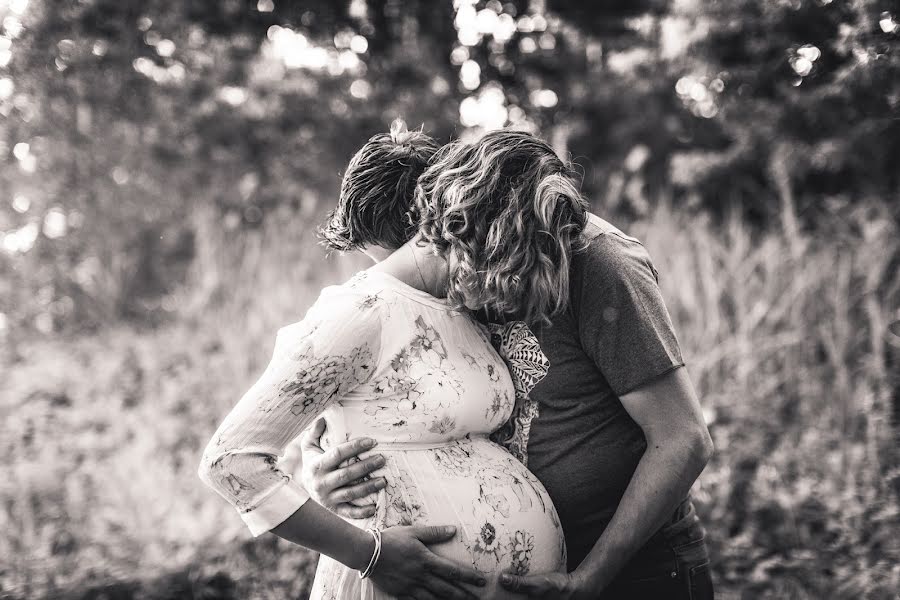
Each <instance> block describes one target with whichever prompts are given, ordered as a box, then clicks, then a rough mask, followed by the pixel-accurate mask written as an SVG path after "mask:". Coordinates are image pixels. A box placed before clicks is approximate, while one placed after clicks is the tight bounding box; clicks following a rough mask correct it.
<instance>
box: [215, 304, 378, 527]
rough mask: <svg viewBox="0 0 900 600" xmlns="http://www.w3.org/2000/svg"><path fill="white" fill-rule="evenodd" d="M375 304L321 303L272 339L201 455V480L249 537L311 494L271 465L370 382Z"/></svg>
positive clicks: (375, 335)
mask: <svg viewBox="0 0 900 600" xmlns="http://www.w3.org/2000/svg"><path fill="white" fill-rule="evenodd" d="M379 308H380V307H379V303H377V302H375V303H373V302H369V301H367V299H363V300H362V301H360V300H359V299H358V298H355V297H354V296H353V295H352V294H348V295H342V296H339V297H336V298H332V297H328V298H326V297H323V298H321V299H320V300H319V301H318V302H317V303H316V304H315V305H314V306H313V307H312V308H311V309H310V311H309V313H307V315H306V317H305V318H304V319H303V321H301V322H299V323H295V324H293V325H289V326H287V327H284V328H282V329H281V330H279V331H278V335H277V337H276V340H275V351H274V353H273V356H272V360H271V361H270V362H269V365H268V366H267V367H266V370H265V372H264V373H263V374H262V376H261V377H260V378H259V380H258V381H257V382H256V383H254V384H253V386H252V387H251V388H250V389H249V390H248V391H247V392H246V393H245V394H244V395H243V397H242V398H241V399H240V401H239V402H238V403H237V405H236V406H235V407H234V409H233V410H232V411H231V412H230V413H229V414H228V416H227V417H226V418H225V420H224V421H223V422H222V424H221V425H220V426H219V429H218V430H217V431H216V433H215V434H214V435H213V438H212V440H211V441H210V442H209V445H208V446H207V448H206V451H205V452H204V454H203V459H202V461H201V464H200V469H199V474H200V478H201V479H202V480H203V481H204V482H205V483H206V484H207V485H209V486H210V487H211V488H212V489H214V490H215V491H216V492H218V493H219V494H220V495H221V496H222V497H224V498H225V499H226V500H227V501H228V502H229V503H231V504H232V505H233V506H234V507H235V508H236V509H237V510H238V512H239V513H240V515H241V518H242V519H243V520H244V522H245V523H246V524H247V526H248V527H249V528H250V531H251V533H253V535H259V534H261V533H263V532H265V531H269V530H270V529H272V528H273V527H275V526H277V525H279V524H280V523H281V522H283V521H284V520H285V519H287V518H288V517H289V516H291V515H292V514H293V513H294V512H295V511H296V510H297V509H299V508H300V507H301V506H302V505H303V504H304V503H305V502H306V501H307V500H308V499H309V494H307V492H306V491H305V490H304V489H303V488H302V487H301V486H300V484H299V483H297V482H295V481H293V479H292V477H291V475H290V474H289V473H286V472H284V471H283V470H282V469H280V468H279V465H278V461H277V458H278V457H279V456H282V455H283V454H284V452H285V449H286V448H287V446H288V444H289V443H290V442H291V441H292V440H294V438H296V437H297V435H299V433H300V432H301V431H302V430H303V429H304V428H305V427H306V426H307V425H309V424H310V423H311V422H312V421H313V420H315V418H316V417H317V416H318V415H320V414H321V413H322V412H323V411H324V410H325V409H326V408H327V407H328V406H329V405H330V404H331V403H332V402H334V401H335V400H339V399H340V398H342V397H343V396H345V395H346V394H347V393H348V392H350V391H352V390H353V389H354V388H356V387H357V386H359V385H361V384H363V383H365V382H366V381H368V380H369V379H370V378H371V375H372V373H373V371H374V370H375V366H376V364H377V360H378V356H379V353H380V349H381V316H380V311H379Z"/></svg>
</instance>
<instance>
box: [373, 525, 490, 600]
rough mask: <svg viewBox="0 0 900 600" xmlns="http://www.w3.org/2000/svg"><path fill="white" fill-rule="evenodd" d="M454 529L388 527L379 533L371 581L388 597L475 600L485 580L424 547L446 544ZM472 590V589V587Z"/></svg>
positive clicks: (474, 571) (480, 575)
mask: <svg viewBox="0 0 900 600" xmlns="http://www.w3.org/2000/svg"><path fill="white" fill-rule="evenodd" d="M455 535H456V527H452V526H449V527H431V526H417V527H390V528H388V529H385V530H384V531H382V532H381V540H382V547H381V558H380V559H379V560H378V564H376V565H375V570H374V572H373V573H372V576H371V577H372V581H374V582H375V585H377V586H378V588H379V589H381V590H384V591H385V592H387V593H388V595H390V596H394V597H399V598H415V599H416V600H443V599H445V598H446V599H449V600H478V597H479V596H478V595H476V594H475V593H474V592H475V591H476V590H475V588H478V587H483V586H484V585H485V583H487V582H486V580H485V578H484V576H483V575H482V574H481V573H479V572H478V571H476V570H474V569H472V568H471V567H467V566H464V565H460V564H457V563H455V562H453V561H450V560H447V559H446V558H443V557H440V556H438V555H437V554H435V553H433V552H432V551H431V550H429V549H428V547H427V546H426V544H437V543H440V542H446V541H447V540H450V539H452V538H453V536H455ZM473 586H474V587H473Z"/></svg>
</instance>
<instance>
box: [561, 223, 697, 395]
mask: <svg viewBox="0 0 900 600" xmlns="http://www.w3.org/2000/svg"><path fill="white" fill-rule="evenodd" d="M577 260H578V261H579V262H581V265H580V273H578V274H577V275H576V278H577V279H576V281H575V285H574V288H575V289H573V298H572V302H573V308H574V309H575V311H576V317H577V319H578V333H579V336H580V338H581V345H582V347H583V348H584V350H585V352H586V353H587V354H588V356H590V358H591V359H592V360H593V361H594V363H595V364H596V365H597V367H598V368H599V369H600V371H601V373H603V376H604V378H606V380H607V382H608V383H609V385H610V388H611V389H612V391H613V392H614V393H615V394H616V395H617V396H620V397H621V396H623V395H625V394H627V393H628V392H631V391H633V390H635V389H637V388H639V387H641V386H643V385H644V384H646V383H649V382H650V381H652V380H654V379H656V378H657V377H659V376H661V375H663V374H664V373H666V372H668V371H671V370H673V369H676V368H678V367H680V366H682V365H684V360H683V359H682V356H681V349H680V348H679V346H678V340H677V339H676V337H675V331H674V329H673V327H672V320H671V318H670V317H669V312H668V310H667V309H666V305H665V303H664V302H663V298H662V293H661V291H660V289H659V283H658V281H657V274H656V270H655V269H654V267H653V264H652V262H651V261H650V255H649V254H648V253H647V250H646V249H645V248H644V246H643V245H642V244H640V242H637V241H632V240H631V239H626V238H623V237H620V236H618V235H616V234H614V233H607V234H603V235H600V236H598V237H597V238H595V239H594V240H592V241H591V243H590V245H589V246H588V248H587V249H586V250H585V251H584V253H583V254H582V255H580V256H579V257H578V258H577Z"/></svg>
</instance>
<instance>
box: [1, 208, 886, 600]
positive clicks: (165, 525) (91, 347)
mask: <svg viewBox="0 0 900 600" xmlns="http://www.w3.org/2000/svg"><path fill="white" fill-rule="evenodd" d="M280 217H281V218H279V219H272V220H268V221H267V222H266V223H265V224H264V225H263V226H262V227H261V228H260V229H258V230H251V231H245V232H242V233H240V234H238V235H236V236H233V235H227V234H225V233H224V232H222V231H221V229H220V228H219V227H218V226H217V221H216V218H215V213H214V212H213V211H211V210H210V211H209V212H208V213H206V214H204V215H200V216H198V217H196V222H195V226H196V227H197V229H198V231H200V232H202V235H199V238H198V239H201V240H203V243H202V245H201V248H200V249H199V251H198V254H197V261H198V265H197V268H196V269H195V270H192V272H191V275H190V278H189V281H190V283H191V285H190V286H188V288H187V289H189V290H190V292H185V295H184V296H183V297H182V298H180V300H181V302H180V305H181V306H182V307H183V308H182V309H180V312H179V315H180V316H179V319H178V320H177V322H175V323H173V324H171V325H167V326H164V327H161V328H158V329H157V330H155V331H150V332H146V331H145V332H140V331H136V330H135V329H134V328H133V327H131V326H116V327H112V328H108V329H105V330H103V331H102V332H100V333H98V334H96V335H91V336H79V337H78V338H76V339H72V340H70V341H69V342H68V343H66V344H59V343H57V342H54V341H42V342H34V341H31V342H27V343H22V344H21V347H20V354H21V359H20V361H19V362H18V363H17V364H16V365H15V366H14V368H11V369H9V370H8V373H9V376H8V377H6V378H4V380H2V382H0V390H2V392H0V393H2V397H3V398H4V402H3V404H2V405H0V410H2V415H0V416H2V423H3V429H2V432H0V433H2V435H0V439H2V440H4V452H5V456H6V457H7V458H6V462H7V465H8V469H9V473H10V476H9V477H8V478H6V479H5V480H4V482H3V483H2V486H3V487H2V488H0V497H2V498H3V509H2V511H0V524H2V526H3V528H4V531H5V532H6V535H4V536H3V539H2V540H3V541H2V542H0V544H2V545H0V556H3V557H4V559H3V561H4V562H3V564H2V568H0V589H2V590H4V591H5V592H6V593H7V594H8V595H9V596H10V597H12V598H18V597H23V598H24V597H28V598H33V597H40V596H42V595H48V596H52V597H65V598H87V597H98V594H100V592H101V591H103V590H106V592H104V593H107V592H108V594H109V595H113V592H115V590H119V591H118V592H115V594H118V596H114V597H121V598H132V597H150V598H180V597H187V596H188V594H187V593H186V592H184V590H185V589H187V588H186V586H188V587H189V589H191V590H193V591H192V592H191V593H193V594H194V595H195V596H202V597H207V598H230V597H235V598H252V597H272V596H278V597H284V596H290V597H298V596H299V595H301V594H302V593H304V591H305V590H307V589H308V585H309V575H310V573H311V568H312V563H311V561H310V558H309V555H308V554H307V553H306V552H304V551H302V550H299V549H296V548H292V547H290V546H289V545H287V544H284V543H281V542H277V541H275V540H274V539H272V538H270V537H263V538H260V539H257V540H251V538H250V537H249V534H248V533H247V532H246V530H245V528H244V527H243V525H242V523H241V521H240V519H238V518H237V515H236V514H234V511H233V509H231V508H230V507H229V506H228V505H227V504H226V503H225V502H224V501H223V500H221V499H219V498H218V497H216V496H215V495H213V494H211V493H210V492H209V490H208V489H206V488H204V487H203V486H202V484H201V483H200V481H199V479H198V478H197V476H196V465H197V461H198V456H199V453H200V451H201V448H202V447H203V445H204V444H205V443H206V442H207V437H208V436H209V435H210V434H211V432H212V431H213V430H214V428H215V427H216V425H217V423H218V421H219V420H220V419H221V418H222V415H223V414H224V413H225V412H226V411H227V410H228V408H229V407H230V406H231V405H232V404H233V402H234V401H235V399H236V397H237V395H239V394H240V390H242V389H245V388H246V387H247V386H248V385H249V384H250V382H251V381H252V380H253V379H254V378H255V377H256V376H258V374H259V372H260V370H261V369H262V368H263V367H264V364H265V362H266V357H267V356H268V355H269V354H270V352H271V345H272V341H273V332H274V331H275V330H276V329H277V327H279V326H281V325H283V324H284V323H287V322H291V321H294V320H297V319H299V318H301V317H302V314H303V312H304V309H305V307H306V306H308V305H309V304H310V303H311V302H312V300H313V298H314V294H315V291H314V290H316V289H318V288H319V287H321V286H323V285H326V284H328V283H332V282H335V281H339V280H342V279H345V278H346V277H348V276H349V274H350V273H351V272H352V271H353V270H355V269H357V268H359V267H361V266H363V265H364V263H363V262H361V260H360V259H359V258H358V257H349V256H348V257H340V258H334V259H332V260H331V261H330V263H329V265H328V267H327V268H322V266H318V265H320V264H321V262H320V258H318V257H320V256H321V254H320V253H321V250H320V249H315V248H313V245H312V244H313V240H312V236H311V235H309V233H306V234H303V235H301V236H300V239H299V240H297V241H296V243H292V244H286V243H284V240H285V239H289V238H290V236H292V235H294V232H295V231H297V230H298V229H299V228H301V227H302V225H303V224H302V222H301V221H300V220H299V219H298V218H297V217H291V216H290V214H289V211H285V212H284V214H282V215H280ZM835 227H836V232H837V234H838V235H839V237H840V238H841V243H840V245H839V246H836V245H833V244H831V243H825V242H822V241H819V240H814V239H812V238H810V237H804V238H803V239H802V240H801V242H802V250H801V251H800V253H799V254H798V255H797V256H795V257H792V255H791V252H792V249H791V244H790V243H789V241H788V240H787V239H786V238H785V237H784V236H783V234H781V233H780V232H777V231H776V232H768V233H760V234H756V233H754V232H753V231H752V230H751V229H749V228H748V227H747V226H746V225H744V224H742V223H741V222H740V220H738V219H734V218H732V219H730V220H729V221H728V222H727V225H726V226H725V227H724V228H720V227H718V226H716V225H715V224H714V223H713V222H712V221H710V220H708V219H706V220H699V221H698V220H697V219H695V218H691V217H686V216H684V215H682V214H680V213H678V212H674V211H673V210H672V209H671V208H666V207H662V208H659V209H656V210H654V212H653V213H652V214H651V215H650V216H649V217H648V218H647V219H642V220H640V221H637V222H635V223H633V224H631V226H629V227H628V229H629V231H631V232H632V233H635V234H636V235H639V236H640V237H641V238H642V239H644V240H647V243H648V245H649V247H650V250H651V253H652V255H653V256H654V259H655V262H656V263H657V266H658V268H659V270H660V273H661V275H662V284H663V289H664V294H665V296H666V298H667V301H668V303H669V306H670V309H671V312H672V315H673V318H674V320H675V321H676V327H677V329H678V331H679V332H680V335H681V342H682V344H683V346H684V350H685V356H686V359H687V361H688V364H689V368H690V369H691V374H692V377H693V379H694V380H695V381H696V383H697V386H698V390H699V392H700V394H701V397H702V398H703V401H704V409H705V412H706V416H707V419H708V420H709V421H710V423H711V430H712V433H713V437H714V440H715V443H716V447H717V449H718V452H717V455H716V457H715V458H714V461H713V462H712V464H711V465H710V466H709V467H708V468H707V470H706V472H705V473H704V475H703V476H702V477H701V480H700V482H699V483H698V486H697V488H696V489H695V498H696V500H697V503H698V505H699V509H700V511H701V513H702V515H703V517H704V521H705V523H706V525H707V528H708V534H709V540H710V544H711V548H712V554H713V559H714V561H713V567H714V574H715V577H716V581H717V585H718V586H719V592H720V595H721V597H724V598H738V597H746V598H817V597H829V598H848V599H849V598H854V599H855V598H890V597H892V594H893V593H895V591H896V589H897V586H898V584H900V570H898V567H897V565H898V564H900V546H898V540H897V537H896V535H894V534H893V532H895V531H896V530H897V527H898V526H900V512H898V503H897V494H898V492H900V470H898V461H897V458H898V457H897V448H896V445H895V444H894V443H893V440H895V436H896V433H895V432H894V433H892V431H891V424H890V419H889V407H888V404H887V401H888V397H889V390H888V388H887V386H888V383H889V381H888V378H887V374H888V373H889V372H891V371H893V372H896V370H897V365H898V363H900V348H897V347H896V346H890V345H886V344H884V342H883V341H884V340H885V339H886V338H887V337H888V336H889V332H888V331H887V328H888V327H889V323H888V321H887V320H886V319H885V316H886V315H887V314H888V307H890V306H896V305H897V302H898V298H900V286H898V282H897V280H896V278H894V277H892V275H891V265H890V262H889V261H890V258H889V257H890V256H891V255H892V254H893V255H896V252H897V251H898V249H900V248H898V240H900V235H898V234H900V231H898V228H897V227H896V226H894V225H892V224H890V221H888V220H886V219H885V218H884V215H883V213H881V212H879V211H878V210H875V209H873V210H860V211H858V212H857V213H855V215H854V222H853V223H849V224H845V223H839V224H836V225H835ZM685 231H690V235H685ZM804 235H805V234H804ZM835 274H836V275H835ZM207 290H222V291H223V292H224V293H214V294H212V295H209V294H208V293H207ZM260 290H265V291H266V292H265V294H260ZM189 307H193V308H189ZM85 373H90V376H89V377H88V376H85ZM91 589H93V592H90V591H88V590H91ZM198 590H205V591H203V592H202V593H200V592H199V591H198ZM90 594H95V595H94V596H91V595H90ZM300 597H302V596H300Z"/></svg>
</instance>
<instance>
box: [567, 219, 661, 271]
mask: <svg viewBox="0 0 900 600" xmlns="http://www.w3.org/2000/svg"><path fill="white" fill-rule="evenodd" d="M583 235H584V238H585V242H586V243H585V247H584V248H583V249H582V251H581V252H580V253H579V254H580V257H579V258H580V260H576V264H577V265H579V266H581V267H582V268H588V269H592V270H594V269H600V270H606V269H614V268H616V267H617V266H621V265H623V264H627V263H630V262H632V261H634V260H635V259H637V260H639V261H641V262H643V261H646V260H648V259H649V256H648V255H647V250H646V249H645V248H644V245H643V244H642V243H641V241H640V240H639V239H637V238H636V237H634V236H630V235H628V234H627V233H625V232H623V231H622V230H621V229H619V228H618V227H616V226H615V225H613V224H612V223H610V222H609V221H606V220H604V219H601V218H600V217H598V216H597V215H595V214H591V215H590V216H589V219H588V225H587V227H585V229H584V234H583Z"/></svg>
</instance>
